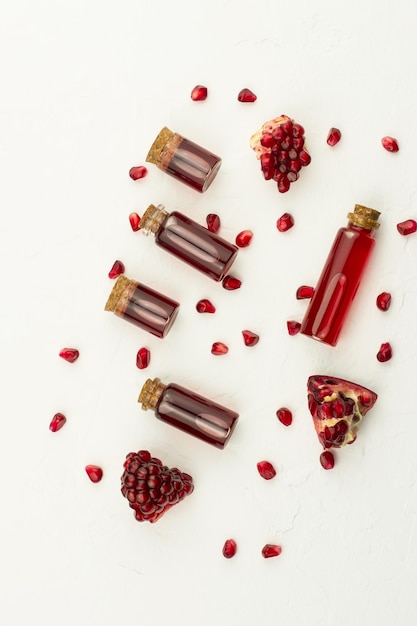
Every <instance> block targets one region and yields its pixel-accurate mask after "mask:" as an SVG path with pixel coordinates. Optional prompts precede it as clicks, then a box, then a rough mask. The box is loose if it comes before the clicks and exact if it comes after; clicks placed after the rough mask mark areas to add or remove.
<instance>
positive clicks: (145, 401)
mask: <svg viewBox="0 0 417 626" xmlns="http://www.w3.org/2000/svg"><path fill="white" fill-rule="evenodd" d="M164 389H165V385H164V384H163V383H161V380H160V379H159V378H154V379H153V380H151V379H150V378H148V379H147V380H146V381H145V382H144V384H143V387H142V389H141V391H140V394H139V398H138V402H140V403H141V404H142V409H143V410H144V411H146V409H155V408H156V405H157V404H158V400H159V398H160V397H161V393H162V392H163V390H164Z"/></svg>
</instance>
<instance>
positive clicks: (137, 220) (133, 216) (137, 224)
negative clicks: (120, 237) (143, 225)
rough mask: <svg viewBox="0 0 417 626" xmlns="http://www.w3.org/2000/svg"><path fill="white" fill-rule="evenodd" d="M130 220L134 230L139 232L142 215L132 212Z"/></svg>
mask: <svg viewBox="0 0 417 626" xmlns="http://www.w3.org/2000/svg"><path fill="white" fill-rule="evenodd" d="M129 222H130V226H131V228H132V230H133V232H137V231H138V230H139V229H140V217H139V215H138V214H137V213H130V215H129Z"/></svg>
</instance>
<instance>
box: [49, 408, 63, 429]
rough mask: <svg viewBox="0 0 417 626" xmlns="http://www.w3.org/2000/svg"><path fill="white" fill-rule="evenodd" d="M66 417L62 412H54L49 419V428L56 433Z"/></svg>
mask: <svg viewBox="0 0 417 626" xmlns="http://www.w3.org/2000/svg"><path fill="white" fill-rule="evenodd" d="M66 421H67V418H66V417H65V415H63V414H62V413H55V415H54V416H53V418H52V419H51V423H50V424H49V430H50V431H52V432H53V433H56V431H57V430H61V428H62V427H63V426H64V424H65V422H66Z"/></svg>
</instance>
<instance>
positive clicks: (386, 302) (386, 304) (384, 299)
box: [376, 291, 391, 311]
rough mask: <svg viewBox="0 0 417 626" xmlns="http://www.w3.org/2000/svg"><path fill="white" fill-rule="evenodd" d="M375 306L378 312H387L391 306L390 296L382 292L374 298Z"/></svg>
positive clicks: (386, 292)
mask: <svg viewBox="0 0 417 626" xmlns="http://www.w3.org/2000/svg"><path fill="white" fill-rule="evenodd" d="M376 306H377V307H378V309H379V310H380V311H388V309H389V308H390V306H391V294H390V293H389V292H388V291H383V292H382V293H380V294H379V295H378V296H377V298H376Z"/></svg>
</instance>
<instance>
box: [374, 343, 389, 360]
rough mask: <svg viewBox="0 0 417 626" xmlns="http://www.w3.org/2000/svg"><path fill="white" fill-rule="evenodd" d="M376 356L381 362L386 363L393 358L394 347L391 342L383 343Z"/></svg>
mask: <svg viewBox="0 0 417 626" xmlns="http://www.w3.org/2000/svg"><path fill="white" fill-rule="evenodd" d="M376 358H377V359H378V361H379V362H380V363H385V362H386V361H389V360H390V359H392V348H391V344H390V343H388V342H387V343H381V347H380V348H379V351H378V354H377V355H376Z"/></svg>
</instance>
